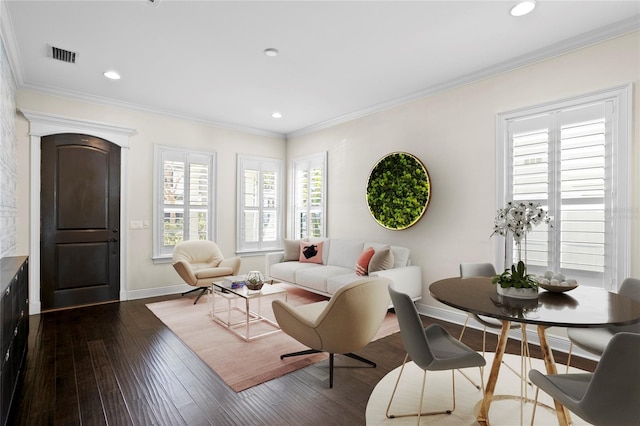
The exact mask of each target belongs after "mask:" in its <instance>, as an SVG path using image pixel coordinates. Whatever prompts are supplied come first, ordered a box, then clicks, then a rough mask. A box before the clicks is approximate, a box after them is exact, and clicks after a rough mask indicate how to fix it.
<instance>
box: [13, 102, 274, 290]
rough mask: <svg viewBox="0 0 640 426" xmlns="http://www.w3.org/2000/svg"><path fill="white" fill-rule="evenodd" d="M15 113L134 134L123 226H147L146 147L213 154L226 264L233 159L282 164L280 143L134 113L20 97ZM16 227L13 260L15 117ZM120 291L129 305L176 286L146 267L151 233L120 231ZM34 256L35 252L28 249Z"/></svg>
mask: <svg viewBox="0 0 640 426" xmlns="http://www.w3.org/2000/svg"><path fill="white" fill-rule="evenodd" d="M17 107H18V109H21V108H22V109H26V110H33V111H38V112H43V113H50V114H57V115H63V116H66V117H73V118H76V119H81V120H89V121H98V122H102V123H108V124H111V125H115V126H121V127H127V128H133V129H135V133H134V135H133V136H132V137H131V138H130V139H129V141H130V149H129V151H128V153H127V154H128V169H127V171H126V174H127V179H126V181H125V182H123V187H124V188H123V189H124V194H125V199H123V200H122V206H123V210H124V214H125V217H126V218H127V220H128V221H131V220H141V221H149V222H150V223H153V217H152V210H153V206H152V200H153V194H152V189H153V182H152V175H153V146H154V144H161V145H168V146H177V147H181V148H190V149H196V150H211V151H215V152H216V153H217V179H218V184H217V202H218V209H217V238H216V239H217V241H218V243H219V245H220V247H221V249H222V251H223V254H224V255H225V256H226V257H228V256H233V255H235V250H236V233H235V230H236V227H235V222H236V156H237V154H238V153H243V154H254V155H264V156H268V157H274V158H282V159H284V158H285V148H286V147H285V141H284V139H283V138H280V137H267V136H258V135H252V134H247V133H242V132H238V131H234V130H227V129H221V128H217V127H213V126H209V125H205V124H200V123H194V122H190V121H187V120H182V119H176V118H171V117H167V116H160V115H156V114H150V113H145V112H140V111H134V110H129V109H123V108H115V107H109V106H103V105H97V104H92V103H88V102H81V101H76V100H70V99H65V98H60V97H55V96H48V95H43V94H39V93H34V92H29V91H20V92H19V94H18V99H17ZM16 134H17V140H18V146H17V151H18V152H17V155H16V156H17V158H18V162H19V164H18V188H17V197H18V200H17V205H18V211H19V216H20V217H22V218H24V219H22V220H20V221H19V222H18V224H17V227H18V229H17V235H18V243H17V245H18V250H17V251H18V252H20V253H24V254H26V253H29V249H30V247H29V229H30V228H29V227H30V224H29V222H28V220H27V219H28V215H29V177H30V173H31V171H30V170H29V123H28V122H27V120H26V119H25V118H24V117H22V116H20V115H18V117H17V119H16ZM127 233H128V239H127V241H126V242H125V243H124V246H123V247H122V248H123V249H124V250H126V253H127V255H126V264H127V270H126V288H127V290H128V293H129V297H134V298H135V297H145V296H149V295H154V294H162V293H165V292H169V291H173V292H175V289H174V288H171V286H175V285H183V282H182V280H181V279H180V278H179V277H178V275H177V274H176V273H175V271H174V270H173V268H172V267H171V265H170V264H153V262H152V260H151V256H152V234H151V229H140V230H138V229H136V230H131V229H128V230H127ZM35 249H38V248H35ZM262 267H263V258H262V257H255V258H252V257H247V258H243V263H242V268H241V271H242V272H247V271H249V270H252V269H262Z"/></svg>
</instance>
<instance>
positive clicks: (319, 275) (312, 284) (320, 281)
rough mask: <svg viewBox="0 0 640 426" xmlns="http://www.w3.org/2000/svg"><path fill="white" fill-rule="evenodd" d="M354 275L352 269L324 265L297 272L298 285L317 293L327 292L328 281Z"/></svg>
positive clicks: (296, 281)
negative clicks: (337, 277) (336, 277)
mask: <svg viewBox="0 0 640 426" xmlns="http://www.w3.org/2000/svg"><path fill="white" fill-rule="evenodd" d="M349 273H351V274H353V275H355V272H353V270H352V269H350V268H343V267H341V266H333V265H322V266H318V267H317V268H310V269H300V270H298V271H297V272H296V280H295V281H294V282H295V283H296V284H298V285H301V286H303V287H308V288H311V289H314V290H317V291H321V292H324V293H326V292H327V279H329V278H331V277H335V276H338V275H344V274H349Z"/></svg>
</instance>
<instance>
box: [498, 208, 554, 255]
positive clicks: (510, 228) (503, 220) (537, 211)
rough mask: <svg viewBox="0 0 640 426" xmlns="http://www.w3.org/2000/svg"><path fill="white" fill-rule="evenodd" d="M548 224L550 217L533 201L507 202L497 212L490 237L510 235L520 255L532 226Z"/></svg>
mask: <svg viewBox="0 0 640 426" xmlns="http://www.w3.org/2000/svg"><path fill="white" fill-rule="evenodd" d="M550 222H551V217H550V216H549V214H548V213H547V211H546V210H545V209H543V208H542V206H541V204H540V203H538V202H535V201H509V202H507V204H506V205H505V206H504V208H502V209H499V210H498V211H497V213H496V218H495V221H494V225H493V233H492V234H491V236H494V235H501V236H503V237H505V238H506V236H507V235H508V234H509V233H511V235H512V236H513V241H514V242H515V243H516V245H517V246H518V253H520V252H521V242H522V240H523V239H524V240H525V244H526V238H527V233H528V232H529V231H531V230H532V229H533V227H534V226H537V225H540V224H541V223H547V224H548V223H550ZM505 248H506V240H505ZM525 251H526V248H525ZM525 256H526V252H525ZM520 257H521V256H520ZM505 259H506V252H505ZM519 260H521V259H519ZM505 266H506V265H505Z"/></svg>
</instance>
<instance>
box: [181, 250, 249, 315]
mask: <svg viewBox="0 0 640 426" xmlns="http://www.w3.org/2000/svg"><path fill="white" fill-rule="evenodd" d="M173 268H174V269H175V270H176V272H177V273H178V275H180V278H182V279H183V280H184V282H186V283H187V284H189V285H190V286H193V287H196V288H194V289H193V290H189V291H186V292H184V293H182V295H183V296H184V295H185V294H189V293H192V292H194V291H200V294H199V295H198V297H196V300H195V301H194V302H193V304H194V305H195V304H196V303H198V300H199V299H200V298H201V297H202V295H204V294H205V293H206V292H207V290H208V289H209V286H211V283H212V282H213V281H216V280H217V279H221V278H223V277H227V276H232V275H237V274H238V271H239V270H240V258H239V257H230V258H227V259H225V258H224V256H223V255H222V252H221V251H220V248H219V247H218V245H217V244H216V243H214V242H213V241H205V240H189V241H183V242H181V243H178V244H176V247H175V249H174V250H173Z"/></svg>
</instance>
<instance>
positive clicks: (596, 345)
mask: <svg viewBox="0 0 640 426" xmlns="http://www.w3.org/2000/svg"><path fill="white" fill-rule="evenodd" d="M618 294H620V295H622V296H626V297H629V298H631V299H634V300H637V301H638V302H640V280H639V279H637V278H626V279H625V280H624V281H622V285H621V286H620V290H619V291H618ZM623 331H626V332H629V333H640V323H635V324H631V325H622V326H611V327H606V328H605V327H603V328H569V329H568V330H567V336H568V337H569V342H570V343H569V355H568V358H567V372H568V371H569V366H570V365H571V355H572V353H573V346H574V345H575V346H577V347H579V348H580V349H582V350H585V351H587V352H589V353H591V354H593V355H597V356H601V355H602V353H603V352H604V349H605V348H606V347H607V345H608V344H609V342H610V341H611V339H612V338H613V336H614V335H615V334H616V333H620V332H623Z"/></svg>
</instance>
